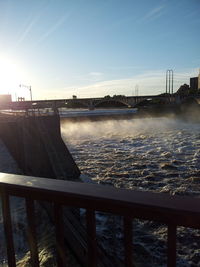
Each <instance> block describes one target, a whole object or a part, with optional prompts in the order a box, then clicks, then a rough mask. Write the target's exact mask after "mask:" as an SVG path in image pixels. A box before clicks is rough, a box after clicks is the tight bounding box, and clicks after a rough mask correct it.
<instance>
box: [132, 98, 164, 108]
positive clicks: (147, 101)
mask: <svg viewBox="0 0 200 267" xmlns="http://www.w3.org/2000/svg"><path fill="white" fill-rule="evenodd" d="M138 100H139V101H137V102H136V104H135V105H134V108H138V107H143V106H152V105H163V104H166V103H167V102H168V99H167V98H166V97H165V98H163V97H157V98H151V97H150V98H148V97H147V98H142V99H141V100H140V99H138Z"/></svg>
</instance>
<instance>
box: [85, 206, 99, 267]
mask: <svg viewBox="0 0 200 267" xmlns="http://www.w3.org/2000/svg"><path fill="white" fill-rule="evenodd" d="M86 223H87V244H88V267H95V266H97V240H96V220H95V211H93V210H86Z"/></svg>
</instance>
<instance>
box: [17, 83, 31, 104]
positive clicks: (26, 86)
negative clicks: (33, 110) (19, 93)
mask: <svg viewBox="0 0 200 267" xmlns="http://www.w3.org/2000/svg"><path fill="white" fill-rule="evenodd" d="M19 87H24V88H27V89H29V91H30V98H31V102H32V100H33V96H32V88H31V86H28V85H24V84H20V85H19Z"/></svg>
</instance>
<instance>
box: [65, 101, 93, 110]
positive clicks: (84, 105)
mask: <svg viewBox="0 0 200 267" xmlns="http://www.w3.org/2000/svg"><path fill="white" fill-rule="evenodd" d="M65 106H66V107H67V108H88V103H85V102H83V101H79V100H74V99H73V100H68V101H67V102H66V103H65Z"/></svg>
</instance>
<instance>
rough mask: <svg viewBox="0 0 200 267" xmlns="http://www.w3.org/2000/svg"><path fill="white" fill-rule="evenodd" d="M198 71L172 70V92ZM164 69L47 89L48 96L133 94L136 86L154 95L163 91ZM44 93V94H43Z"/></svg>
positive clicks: (143, 93)
mask: <svg viewBox="0 0 200 267" xmlns="http://www.w3.org/2000/svg"><path fill="white" fill-rule="evenodd" d="M198 73H199V70H198V69H197V68H192V69H183V70H177V71H174V92H176V91H177V90H178V88H179V87H180V86H181V85H182V84H184V83H187V84H189V82H190V80H189V79H190V77H195V76H197V75H198ZM165 74H166V70H151V71H148V72H144V73H142V74H140V75H136V76H133V77H130V78H127V79H116V80H107V81H99V82H95V81H94V82H93V83H92V84H89V85H87V86H80V84H79V85H78V84H77V85H74V86H65V87H63V88H57V89H53V88H52V89H51V90H49V89H48V91H47V92H48V97H49V98H71V97H72V95H77V97H79V98H81V97H83V98H84V97H103V96H105V95H110V96H113V95H117V94H119V95H126V96H131V95H135V91H136V90H135V89H136V87H137V88H138V89H139V91H138V94H139V95H156V94H161V93H164V92H165ZM44 95H45V94H44Z"/></svg>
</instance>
